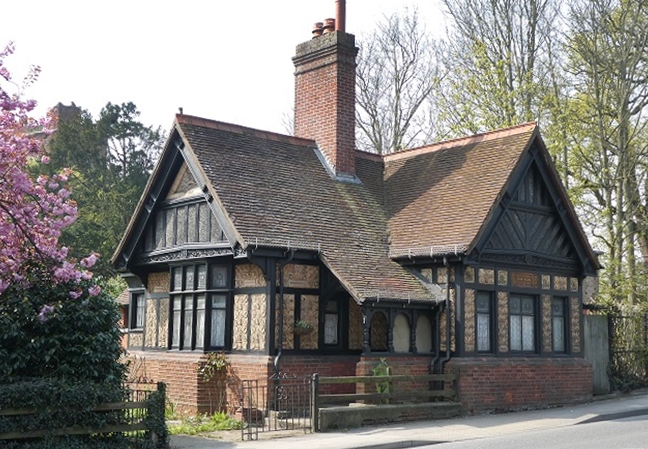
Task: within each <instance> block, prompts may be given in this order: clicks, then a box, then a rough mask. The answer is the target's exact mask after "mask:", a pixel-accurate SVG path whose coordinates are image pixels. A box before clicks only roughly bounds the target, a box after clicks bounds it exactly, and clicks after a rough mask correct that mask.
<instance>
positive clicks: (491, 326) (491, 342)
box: [475, 290, 495, 354]
mask: <svg viewBox="0 0 648 449" xmlns="http://www.w3.org/2000/svg"><path fill="white" fill-rule="evenodd" d="M480 295H486V296H487V299H488V321H487V323H488V346H489V347H488V349H480V348H479V315H480V314H481V313H480V312H479V306H478V301H479V296H480ZM475 352H477V353H479V354H493V353H495V295H494V292H492V291H486V290H477V291H475Z"/></svg>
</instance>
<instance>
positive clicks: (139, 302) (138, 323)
mask: <svg viewBox="0 0 648 449" xmlns="http://www.w3.org/2000/svg"><path fill="white" fill-rule="evenodd" d="M131 304H132V305H131V326H130V327H131V329H142V328H144V311H145V310H146V297H145V296H144V293H133V295H132V302H131Z"/></svg>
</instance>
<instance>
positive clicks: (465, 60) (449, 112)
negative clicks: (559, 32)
mask: <svg viewBox="0 0 648 449" xmlns="http://www.w3.org/2000/svg"><path fill="white" fill-rule="evenodd" d="M443 4H444V5H445V8H446V16H447V17H448V18H449V19H450V33H449V35H448V40H447V42H446V48H445V52H446V57H445V58H444V61H445V62H446V63H447V68H448V72H449V73H450V74H451V76H448V78H447V79H446V82H445V83H444V86H443V89H442V90H441V91H440V92H441V101H442V104H443V114H442V117H441V118H442V119H443V120H444V121H445V123H446V126H447V127H448V128H450V129H451V131H452V133H453V134H455V135H460V134H464V133H466V132H468V133H474V132H480V131H485V130H490V129H494V128H498V127H502V126H511V125H516V124H519V123H522V122H528V121H532V120H536V119H539V118H540V117H541V115H542V112H543V111H544V108H543V107H542V106H541V104H542V102H543V99H544V97H545V96H546V95H548V94H549V92H550V91H551V89H550V87H549V84H550V83H549V77H548V69H549V64H548V60H547V52H548V43H549V39H550V35H551V32H552V30H553V29H554V27H555V26H556V20H557V17H558V14H557V13H558V1H557V0H486V1H485V0H443Z"/></svg>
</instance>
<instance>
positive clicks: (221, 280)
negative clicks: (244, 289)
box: [211, 265, 228, 288]
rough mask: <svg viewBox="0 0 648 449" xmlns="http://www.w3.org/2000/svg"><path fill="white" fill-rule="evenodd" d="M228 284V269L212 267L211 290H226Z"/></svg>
mask: <svg viewBox="0 0 648 449" xmlns="http://www.w3.org/2000/svg"><path fill="white" fill-rule="evenodd" d="M227 284H228V283H227V267H226V266H223V265H212V266H211V288H226V287H227Z"/></svg>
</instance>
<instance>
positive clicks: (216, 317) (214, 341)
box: [211, 309, 226, 347]
mask: <svg viewBox="0 0 648 449" xmlns="http://www.w3.org/2000/svg"><path fill="white" fill-rule="evenodd" d="M225 319H226V313H225V310H224V309H213V310H212V312H211V346H212V347H223V346H225Z"/></svg>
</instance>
